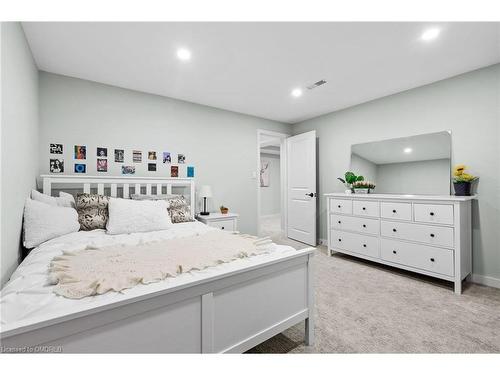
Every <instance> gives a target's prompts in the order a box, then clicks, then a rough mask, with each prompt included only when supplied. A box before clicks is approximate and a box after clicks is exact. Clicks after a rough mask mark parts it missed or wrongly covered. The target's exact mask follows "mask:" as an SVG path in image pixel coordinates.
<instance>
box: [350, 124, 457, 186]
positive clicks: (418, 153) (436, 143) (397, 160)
mask: <svg viewBox="0 0 500 375" xmlns="http://www.w3.org/2000/svg"><path fill="white" fill-rule="evenodd" d="M350 170H351V171H353V172H354V173H355V174H356V175H362V176H363V177H364V179H365V180H368V181H371V182H373V183H375V185H376V188H375V189H374V190H373V191H372V193H375V194H424V195H450V189H451V178H450V176H451V132H449V131H442V132H438V133H429V134H422V135H415V136H411V137H403V138H393V139H387V140H382V141H377V142H368V143H360V144H355V145H352V146H351V168H350Z"/></svg>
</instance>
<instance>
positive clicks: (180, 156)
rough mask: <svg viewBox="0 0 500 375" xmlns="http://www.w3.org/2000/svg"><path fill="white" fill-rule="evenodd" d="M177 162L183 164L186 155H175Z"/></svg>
mask: <svg viewBox="0 0 500 375" xmlns="http://www.w3.org/2000/svg"><path fill="white" fill-rule="evenodd" d="M177 162H178V163H179V164H184V163H185V162H186V155H184V154H179V155H177Z"/></svg>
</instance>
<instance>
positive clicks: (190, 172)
mask: <svg viewBox="0 0 500 375" xmlns="http://www.w3.org/2000/svg"><path fill="white" fill-rule="evenodd" d="M187 176H188V177H194V167H187Z"/></svg>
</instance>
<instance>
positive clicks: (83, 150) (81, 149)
mask: <svg viewBox="0 0 500 375" xmlns="http://www.w3.org/2000/svg"><path fill="white" fill-rule="evenodd" d="M75 159H77V160H85V159H87V146H78V145H75Z"/></svg>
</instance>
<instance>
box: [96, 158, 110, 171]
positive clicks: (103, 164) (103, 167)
mask: <svg viewBox="0 0 500 375" xmlns="http://www.w3.org/2000/svg"><path fill="white" fill-rule="evenodd" d="M107 171H108V159H97V172H107Z"/></svg>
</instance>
